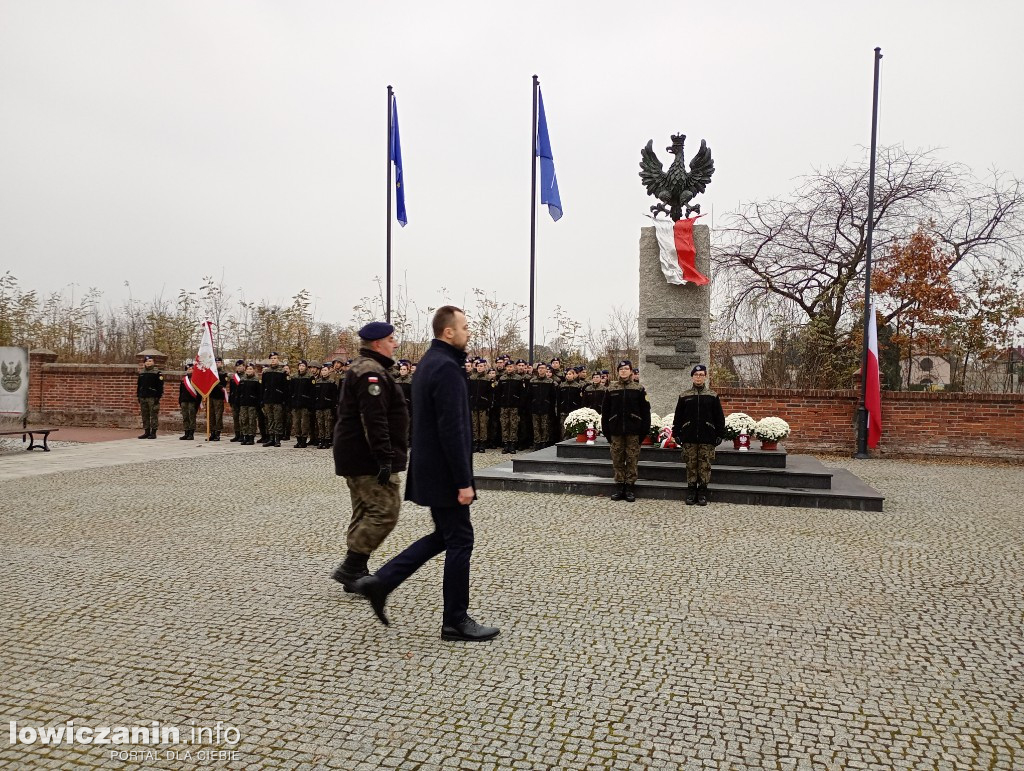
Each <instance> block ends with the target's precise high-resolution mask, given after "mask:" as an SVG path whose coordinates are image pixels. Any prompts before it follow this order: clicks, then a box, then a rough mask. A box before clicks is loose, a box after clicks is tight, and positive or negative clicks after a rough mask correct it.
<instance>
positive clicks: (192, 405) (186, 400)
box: [178, 362, 203, 440]
mask: <svg viewBox="0 0 1024 771" xmlns="http://www.w3.org/2000/svg"><path fill="white" fill-rule="evenodd" d="M202 401H203V396H202V394H200V393H199V389H198V388H196V387H195V385H193V383H192V362H189V363H188V364H186V365H185V374H184V375H183V376H182V378H181V384H180V385H179V386H178V406H179V407H180V408H181V422H182V424H183V425H184V427H185V433H184V434H182V435H181V436H179V437H178V438H179V439H189V440H191V439H195V438H196V412H197V411H198V410H199V405H200V403H201V402H202Z"/></svg>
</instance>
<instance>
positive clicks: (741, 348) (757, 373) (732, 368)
mask: <svg viewBox="0 0 1024 771" xmlns="http://www.w3.org/2000/svg"><path fill="white" fill-rule="evenodd" d="M771 348H772V345H771V343H769V342H765V341H763V340H712V341H711V361H712V363H713V365H714V366H715V368H716V372H717V374H716V375H715V379H716V380H717V381H718V382H719V384H720V385H724V384H725V381H727V380H731V381H732V384H735V385H737V386H739V387H740V388H755V387H758V386H760V385H761V381H762V375H763V373H764V363H765V357H767V356H768V352H769V351H771ZM719 368H721V369H724V370H725V372H718V369H719ZM722 375H726V377H722Z"/></svg>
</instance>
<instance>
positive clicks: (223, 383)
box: [206, 356, 228, 442]
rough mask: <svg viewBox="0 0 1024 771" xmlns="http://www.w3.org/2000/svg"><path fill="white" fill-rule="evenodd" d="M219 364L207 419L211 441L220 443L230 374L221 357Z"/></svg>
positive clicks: (211, 391)
mask: <svg viewBox="0 0 1024 771" xmlns="http://www.w3.org/2000/svg"><path fill="white" fill-rule="evenodd" d="M216 362H217V385H215V386H214V387H213V388H211V389H210V398H209V399H208V403H209V405H210V406H209V409H210V414H209V415H207V416H206V419H207V420H208V421H209V424H210V441H211V442H219V441H220V435H221V432H222V431H223V430H224V389H225V388H226V387H227V385H228V373H226V372H225V371H224V359H222V358H220V357H219V356H218V357H217V359H216Z"/></svg>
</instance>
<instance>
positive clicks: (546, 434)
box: [533, 415, 551, 444]
mask: <svg viewBox="0 0 1024 771" xmlns="http://www.w3.org/2000/svg"><path fill="white" fill-rule="evenodd" d="M550 436H551V416H550V415H534V416H533V443H534V444H547V443H548V440H549V438H550Z"/></svg>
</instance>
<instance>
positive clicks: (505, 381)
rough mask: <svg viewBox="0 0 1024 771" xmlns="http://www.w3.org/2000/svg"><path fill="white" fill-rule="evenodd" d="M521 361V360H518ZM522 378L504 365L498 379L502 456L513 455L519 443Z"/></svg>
mask: <svg viewBox="0 0 1024 771" xmlns="http://www.w3.org/2000/svg"><path fill="white" fill-rule="evenodd" d="M520 361H522V359H520ZM525 395H526V394H525V391H524V388H523V378H522V376H521V375H520V374H519V372H517V371H516V370H515V369H514V368H513V367H511V366H508V365H506V367H505V374H504V375H502V376H501V378H499V379H498V405H499V408H500V409H501V441H502V442H503V443H504V448H503V449H502V451H501V452H502V454H503V455H505V454H507V453H513V454H514V453H515V451H516V443H517V442H518V441H519V409H520V405H521V404H522V403H523V402H524V401H525V398H524V397H525Z"/></svg>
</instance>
